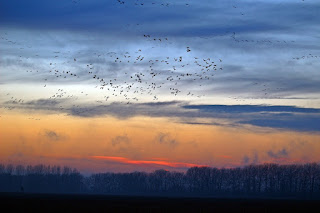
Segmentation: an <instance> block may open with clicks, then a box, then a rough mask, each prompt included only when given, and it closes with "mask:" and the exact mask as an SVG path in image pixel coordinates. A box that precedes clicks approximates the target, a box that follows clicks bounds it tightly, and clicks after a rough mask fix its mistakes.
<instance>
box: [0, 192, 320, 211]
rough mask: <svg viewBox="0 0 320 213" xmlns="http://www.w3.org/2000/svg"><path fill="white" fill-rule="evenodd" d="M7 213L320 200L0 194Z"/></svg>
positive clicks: (319, 204)
mask: <svg viewBox="0 0 320 213" xmlns="http://www.w3.org/2000/svg"><path fill="white" fill-rule="evenodd" d="M0 205H1V208H2V209H8V210H6V212H98V211H99V212H159V213H160V212H266V213H267V212H282V213H284V212H303V213H305V212H317V213H318V212H319V211H320V201H319V200H286V199H274V200H273V199H220V198H179V197H143V196H111V195H110V196H109V195H65V194H56V195H53V194H22V193H0Z"/></svg>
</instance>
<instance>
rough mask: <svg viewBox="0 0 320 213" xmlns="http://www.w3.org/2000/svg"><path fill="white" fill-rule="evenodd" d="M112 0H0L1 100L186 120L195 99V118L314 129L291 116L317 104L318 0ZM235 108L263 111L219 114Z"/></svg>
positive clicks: (304, 115)
mask: <svg viewBox="0 0 320 213" xmlns="http://www.w3.org/2000/svg"><path fill="white" fill-rule="evenodd" d="M124 2H125V3H124V4H120V3H119V2H118V1H117V0H114V1H113V0H108V1H97V0H95V1H88V0H77V1H71V0H70V1H48V0H33V1H22V0H13V1H4V0H1V1H0V5H1V18H0V25H1V27H0V36H1V40H0V46H1V47H0V50H1V52H2V54H1V56H0V62H1V70H0V75H1V76H2V77H1V79H0V87H1V90H2V91H1V103H2V107H4V108H9V109H10V107H11V108H19V109H24V110H27V108H32V109H33V110H34V109H37V110H40V111H41V110H44V109H43V108H46V107H47V105H46V103H47V104H48V106H50V107H49V108H48V109H49V110H50V111H52V110H58V111H62V112H66V113H71V114H72V115H75V116H97V115H103V114H108V113H109V114H110V111H106V110H104V109H105V108H108V109H111V108H112V109H113V108H114V107H113V106H114V105H117V104H118V105H117V107H115V109H114V111H112V110H111V112H112V113H111V114H114V115H115V116H117V117H120V118H125V117H127V114H126V113H128V112H126V110H125V109H126V108H127V106H126V103H129V104H133V105H132V106H134V107H133V108H135V110H134V111H136V112H137V114H141V113H142V114H145V113H144V112H148V113H149V114H150V115H152V116H157V115H158V116H164V115H165V116H169V115H170V116H176V117H185V118H188V117H195V116H196V115H194V114H192V113H191V114H188V113H186V107H190V106H192V105H195V106H200V107H199V108H197V107H196V109H195V110H198V111H199V114H197V115H198V116H199V117H200V118H202V117H203V116H204V114H205V115H206V116H207V114H206V113H208V112H207V111H205V110H203V108H201V105H203V106H202V107H208V106H207V105H212V106H217V105H223V106H224V105H231V107H230V108H226V113H229V114H232V115H224V116H219V113H217V112H212V111H210V113H211V114H210V115H209V117H217V118H221V117H223V118H229V119H231V120H232V122H233V124H252V125H256V126H263V127H264V126H267V127H276V128H282V127H284V128H292V129H294V130H299V129H300V130H311V131H314V130H316V131H319V129H318V127H315V125H316V123H317V122H318V121H319V112H318V111H316V112H313V117H310V112H309V111H308V109H306V111H303V112H298V111H296V109H298V108H299V107H300V108H301V107H302V108H310V110H313V109H315V108H319V107H320V100H319V97H320V72H319V68H320V45H319V44H320V37H319V31H320V28H319V23H320V18H319V15H318V11H319V10H320V3H319V2H318V1H312V0H309V1H298V0H293V1H287V0H284V1H263V0H259V1H249V0H247V1H236V0H228V1H209V0H203V1H194V0H177V1H162V0H155V1H146V0H134V1H124ZM142 4H143V5H142ZM188 49H189V50H190V51H188ZM129 57H130V58H129ZM180 57H181V59H182V60H181V62H179V59H180ZM156 60H158V62H156ZM127 61H128V62H127ZM135 62H136V63H135ZM212 62H214V63H212ZM209 64H212V66H211V67H210V68H209V69H207V68H204V67H206V66H208V65H209ZM151 65H152V67H151ZM213 65H216V67H215V68H216V70H214V69H212V68H214V66H213ZM50 71H51V72H50ZM90 71H91V72H92V73H89V72H90ZM67 72H68V73H67ZM204 72H205V73H204ZM71 73H72V75H71ZM154 74H155V75H154ZM187 74H192V75H190V76H186V75H187ZM153 75H154V76H153ZM94 76H95V77H94ZM98 77H99V80H97V78H98ZM100 79H104V81H105V82H108V85H105V86H103V87H104V88H103V89H101V81H100ZM139 79H140V80H141V82H139ZM110 83H111V84H112V85H111V84H110ZM130 85H131V87H130V88H128V86H130ZM134 87H135V88H134ZM99 88H100V89H99ZM107 88H109V91H107V92H106V89H107ZM153 88H154V89H153ZM126 89H127V90H126ZM20 99H21V100H22V99H23V101H24V102H23V103H21V101H20V102H17V103H16V102H15V100H16V101H18V100H20ZM53 99H54V100H55V101H56V102H54V103H53V102H50V101H52V100H53ZM46 100H47V101H46ZM41 101H42V102H41ZM163 102H164V103H167V102H173V103H176V104H175V105H174V106H175V108H174V109H172V108H170V110H169V111H165V112H168V113H160V112H155V110H154V108H155V106H152V105H148V104H149V103H155V104H156V106H157V107H158V108H159V107H160V108H161V107H162V109H163V110H166V109H167V108H166V107H168V105H167V104H161V103H163ZM26 103H29V105H28V104H26ZM74 103H76V104H78V107H77V109H74V106H72V105H74ZM58 105H59V106H58ZM101 105H106V106H101ZM189 105H190V106H189ZM237 105H245V106H246V107H247V108H246V112H243V113H248V112H254V113H258V112H259V113H264V112H266V114H264V115H263V116H261V115H259V116H258V117H256V116H253V117H250V118H246V119H244V118H243V117H241V116H240V115H239V116H238V117H237V116H234V115H233V112H232V110H231V111H230V110H229V109H235V108H237ZM261 105H264V106H272V105H276V106H280V105H282V106H287V107H288V108H286V109H289V108H290V107H291V108H290V109H295V110H294V112H292V111H290V110H289V111H286V110H284V111H283V110H278V111H276V112H277V113H278V114H279V113H288V114H285V115H284V116H282V117H281V118H280V117H279V116H278V114H277V115H276V117H275V113H274V112H272V113H271V112H269V110H268V109H269V108H268V107H266V108H265V109H264V110H263V109H262V108H259V109H258V112H257V111H256V110H257V108H256V107H259V106H261ZM27 106H28V107H27ZM118 106H119V107H118ZM142 106H143V108H142V109H141V107H142ZM184 106H186V107H184ZM55 107H56V108H55ZM294 107H298V108H294ZM57 108H58V109H57ZM61 108H63V109H61ZM79 108H80V109H83V110H82V111H81V110H79ZM209 108H210V107H209ZM46 109H47V108H46ZM85 109H90V113H84V112H86V110H85ZM119 109H122V110H119ZM210 109H216V108H210ZM307 111H308V112H307ZM79 112H82V113H79ZM203 113H204V114H203ZM133 114H134V113H133ZM240 114H241V113H240ZM239 117H240V120H239ZM277 119H284V120H285V121H282V122H278V123H277V122H273V121H274V120H277ZM186 122H189V123H197V122H190V121H186ZM292 122H296V123H301V124H300V125H293V124H292ZM213 123H214V124H215V122H213Z"/></svg>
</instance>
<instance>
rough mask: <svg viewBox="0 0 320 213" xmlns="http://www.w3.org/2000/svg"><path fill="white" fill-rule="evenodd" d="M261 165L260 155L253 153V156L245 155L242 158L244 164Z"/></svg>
mask: <svg viewBox="0 0 320 213" xmlns="http://www.w3.org/2000/svg"><path fill="white" fill-rule="evenodd" d="M258 163H259V155H258V153H257V152H253V154H252V156H251V157H249V156H248V155H244V156H243V158H242V164H244V165H248V164H258Z"/></svg>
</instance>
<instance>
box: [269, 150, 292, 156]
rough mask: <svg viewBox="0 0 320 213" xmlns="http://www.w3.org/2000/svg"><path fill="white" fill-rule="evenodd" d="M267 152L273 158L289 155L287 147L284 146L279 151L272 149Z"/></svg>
mask: <svg viewBox="0 0 320 213" xmlns="http://www.w3.org/2000/svg"><path fill="white" fill-rule="evenodd" d="M267 154H268V156H269V157H271V158H283V157H287V156H288V155H289V153H288V151H287V149H285V148H283V149H281V150H279V151H277V152H274V151H272V150H270V151H268V152H267Z"/></svg>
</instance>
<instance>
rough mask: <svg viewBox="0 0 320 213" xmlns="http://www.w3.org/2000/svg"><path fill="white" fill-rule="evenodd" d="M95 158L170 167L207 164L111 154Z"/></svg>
mask: <svg viewBox="0 0 320 213" xmlns="http://www.w3.org/2000/svg"><path fill="white" fill-rule="evenodd" d="M92 158H95V159H101V160H110V161H115V162H120V163H124V164H134V165H161V166H168V167H173V168H177V167H205V166H206V165H199V164H193V163H181V162H168V161H159V160H131V159H128V158H124V157H111V156H92Z"/></svg>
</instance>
